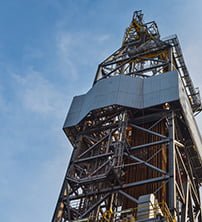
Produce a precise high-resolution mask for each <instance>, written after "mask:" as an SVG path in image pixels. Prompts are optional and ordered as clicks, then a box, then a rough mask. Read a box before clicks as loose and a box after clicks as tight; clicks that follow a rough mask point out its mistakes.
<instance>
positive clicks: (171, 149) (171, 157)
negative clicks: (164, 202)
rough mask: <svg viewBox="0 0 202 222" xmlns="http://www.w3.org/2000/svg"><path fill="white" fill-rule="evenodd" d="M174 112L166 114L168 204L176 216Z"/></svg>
mask: <svg viewBox="0 0 202 222" xmlns="http://www.w3.org/2000/svg"><path fill="white" fill-rule="evenodd" d="M174 118H175V117H174V112H173V111H171V113H170V115H169V116H168V133H169V139H170V142H169V145H168V172H169V182H168V195H169V197H168V206H169V209H170V211H171V214H172V215H173V217H174V218H175V217H176V187H175V121H174Z"/></svg>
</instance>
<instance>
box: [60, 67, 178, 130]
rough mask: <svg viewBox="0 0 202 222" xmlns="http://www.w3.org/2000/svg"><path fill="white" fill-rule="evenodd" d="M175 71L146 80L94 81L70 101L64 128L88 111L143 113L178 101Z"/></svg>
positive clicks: (123, 78) (133, 78) (76, 121)
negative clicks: (115, 107) (114, 108)
mask: <svg viewBox="0 0 202 222" xmlns="http://www.w3.org/2000/svg"><path fill="white" fill-rule="evenodd" d="M179 85H180V79H179V76H178V73H177V72H176V71H171V72H167V73H164V74H161V75H158V76H153V77H150V78H147V79H143V78H140V77H131V76H126V75H119V76H114V77H110V78H108V79H103V80H101V81H98V82H97V83H96V84H95V85H94V86H93V87H92V88H91V89H90V90H89V91H88V92H87V93H86V94H85V95H81V96H76V97H74V99H73V101H72V104H71V107H70V110H69V113H68V115H67V118H66V121H65V124H64V128H66V127H70V126H74V125H76V124H78V123H79V122H80V121H81V120H82V119H83V118H84V117H85V116H86V115H87V114H88V113H89V112H90V111H92V110H95V109H98V108H101V107H106V106H109V105H121V106H126V107H131V108H136V109H143V108H148V107H152V106H156V105H159V104H163V103H165V102H171V101H176V100H179V98H180V92H179V89H180V87H179Z"/></svg>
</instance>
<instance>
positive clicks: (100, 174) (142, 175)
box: [53, 106, 202, 222]
mask: <svg viewBox="0 0 202 222" xmlns="http://www.w3.org/2000/svg"><path fill="white" fill-rule="evenodd" d="M66 133H67V135H68V136H69V138H70V140H71V142H72V144H74V151H73V154H72V158H71V161H70V165H69V168H68V171H67V174H66V176H65V181H64V184H63V188H62V191H61V194H60V197H59V201H58V204H57V208H56V211H55V215H54V219H53V221H54V222H61V221H74V220H79V219H86V218H87V220H89V221H121V219H123V218H124V216H125V215H126V213H124V212H127V214H128V212H129V213H130V214H131V215H133V216H134V217H135V216H136V211H135V209H136V207H137V202H138V197H139V196H140V195H144V194H148V193H154V194H155V196H156V197H157V199H158V201H159V203H160V205H161V204H162V205H163V203H166V205H167V206H168V208H169V209H170V213H171V217H170V218H172V219H169V215H168V216H167V221H173V219H174V218H175V219H176V220H177V221H202V220H201V207H200V198H199V181H198V180H197V179H196V178H197V177H196V175H193V171H192V164H193V163H192V160H191V159H190V155H189V152H190V151H189V150H190V149H192V146H193V144H192V141H191V140H190V137H189V133H188V129H187V126H186V124H185V122H184V119H183V116H182V114H181V113H180V112H179V111H175V110H169V111H165V110H164V109H163V108H162V109H157V110H155V111H154V110H144V111H137V110H131V109H127V108H124V107H116V106H111V107H106V108H103V109H101V110H97V111H94V112H92V113H90V114H89V115H88V117H86V119H85V120H84V121H83V122H82V123H80V124H79V125H78V126H75V127H73V128H70V129H66ZM130 210H131V211H130Z"/></svg>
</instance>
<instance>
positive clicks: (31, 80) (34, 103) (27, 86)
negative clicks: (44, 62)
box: [13, 69, 65, 116]
mask: <svg viewBox="0 0 202 222" xmlns="http://www.w3.org/2000/svg"><path fill="white" fill-rule="evenodd" d="M13 78H14V80H15V82H16V83H17V86H18V87H17V93H18V96H19V98H18V99H19V101H21V102H22V105H23V106H24V107H25V108H26V109H28V110H30V111H32V112H36V113H39V114H44V115H48V116H50V115H52V114H53V115H55V116H57V115H59V114H60V112H61V108H62V109H63V108H64V105H65V103H64V101H65V98H64V94H62V93H61V92H60V91H59V90H58V89H57V88H56V87H55V86H54V85H53V83H51V82H50V81H48V80H47V79H45V77H44V76H43V75H42V74H41V73H40V72H37V71H34V70H32V69H31V70H29V71H28V74H26V75H19V74H13Z"/></svg>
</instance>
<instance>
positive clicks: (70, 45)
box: [0, 0, 202, 222]
mask: <svg viewBox="0 0 202 222" xmlns="http://www.w3.org/2000/svg"><path fill="white" fill-rule="evenodd" d="M139 9H142V10H143V11H144V14H145V20H146V21H150V20H155V21H156V22H157V23H158V26H159V30H160V32H161V36H162V37H163V36H167V35H171V34H175V33H176V34H178V36H179V38H180V42H181V45H182V48H183V52H184V56H185V60H186V62H187V65H188V68H189V71H190V74H191V76H192V79H193V81H194V83H195V85H196V86H199V87H200V88H201V90H202V79H201V67H200V66H201V60H202V59H201V58H202V50H201V49H202V41H201V40H202V13H201V10H202V1H201V0H194V1H190V0H169V1H165V0H164V1H162V0H161V1H160V0H154V1H149V0H133V1H132V0H122V1H121V0H110V1H109V0H99V1H98V0H43V1H39V0H7V1H3V0H1V7H0V123H1V128H0V149H1V152H0V215H1V221H6V222H27V221H29V222H36V221H37V222H45V221H50V220H51V217H52V214H53V211H54V208H55V204H56V201H57V198H58V195H59V191H60V187H61V184H62V182H63V177H64V173H65V170H66V167H67V165H68V160H69V158H70V155H71V146H70V144H69V143H68V140H67V139H66V137H65V135H64V133H63V132H62V125H63V122H64V119H65V116H66V113H67V111H68V108H69V105H70V103H71V100H72V97H73V96H74V95H79V94H82V93H85V92H86V91H87V90H88V89H89V88H90V87H91V85H92V82H93V79H94V75H95V72H96V69H97V65H98V64H99V63H100V62H101V61H102V60H103V59H104V58H105V57H106V56H108V55H109V54H111V53H112V52H113V51H115V50H116V49H117V48H118V47H119V46H120V44H121V40H122V38H123V33H124V30H125V28H126V26H128V25H129V23H130V21H131V17H132V13H133V11H135V10H139ZM198 123H199V127H200V128H201V129H202V117H200V116H199V117H198Z"/></svg>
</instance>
